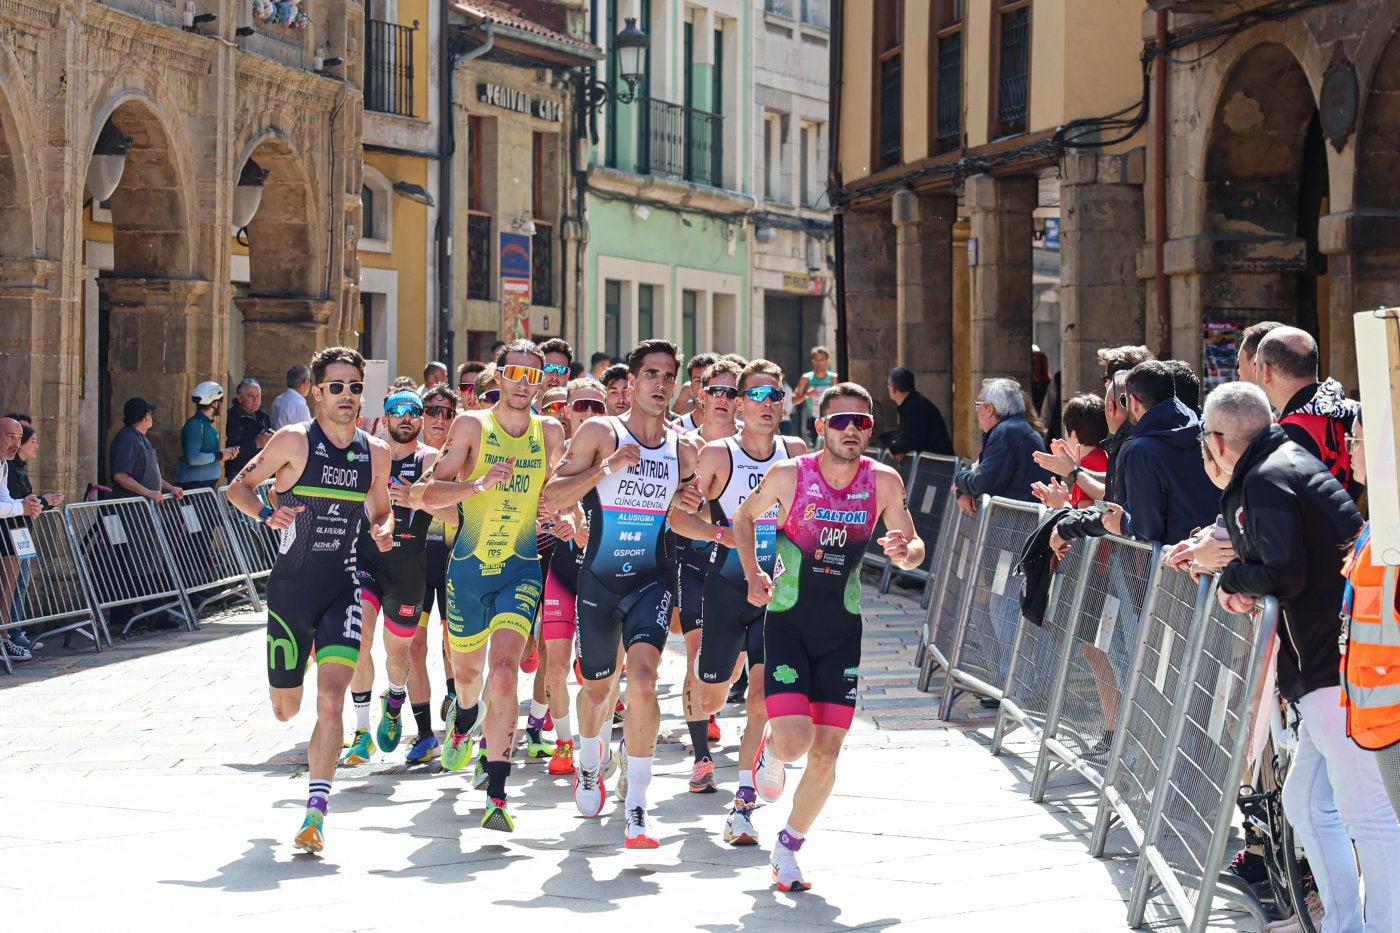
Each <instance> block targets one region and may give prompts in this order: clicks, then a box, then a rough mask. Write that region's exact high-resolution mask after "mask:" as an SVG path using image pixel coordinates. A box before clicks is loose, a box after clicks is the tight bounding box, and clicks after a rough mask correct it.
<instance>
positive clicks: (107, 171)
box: [87, 118, 131, 204]
mask: <svg viewBox="0 0 1400 933" xmlns="http://www.w3.org/2000/svg"><path fill="white" fill-rule="evenodd" d="M130 148H131V137H130V136H127V135H126V134H124V133H123V132H122V131H121V130H119V129H117V127H116V124H114V123H113V122H112V121H111V119H110V118H109V119H108V120H107V122H106V123H104V124H103V125H102V132H101V133H98V134H97V145H96V146H94V147H93V148H92V158H91V159H90V160H88V170H87V190H88V194H90V195H92V199H93V200H94V201H96V202H97V203H99V204H101V203H102V202H103V201H105V200H107V199H108V198H110V197H111V196H112V192H113V191H116V190H117V185H118V184H120V183H121V180H122V172H123V171H125V170H126V151H127V150H128V149H130Z"/></svg>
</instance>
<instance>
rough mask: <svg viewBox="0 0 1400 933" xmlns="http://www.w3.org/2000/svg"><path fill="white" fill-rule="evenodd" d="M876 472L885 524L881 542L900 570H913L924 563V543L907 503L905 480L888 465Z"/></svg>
mask: <svg viewBox="0 0 1400 933" xmlns="http://www.w3.org/2000/svg"><path fill="white" fill-rule="evenodd" d="M875 469H876V470H877V472H876V474H875V498H876V501H877V503H878V507H879V509H880V517H881V518H882V519H883V520H884V523H885V534H884V536H883V537H881V538H880V539H879V541H878V543H879V544H881V545H882V546H883V547H884V549H885V553H886V554H887V555H889V558H890V560H892V561H894V563H895V564H896V565H898V566H899V568H900V569H902V570H910V569H912V568H914V567H917V566H919V565H920V564H922V563H923V562H924V541H923V539H922V538H920V537H919V532H918V531H916V530H915V528H914V517H913V516H912V515H910V514H909V507H908V506H907V505H906V504H905V501H904V500H905V493H904V479H903V478H902V477H901V476H900V475H899V473H898V472H897V471H895V470H894V469H893V468H891V467H887V466H885V465H884V464H877V465H876V467H875Z"/></svg>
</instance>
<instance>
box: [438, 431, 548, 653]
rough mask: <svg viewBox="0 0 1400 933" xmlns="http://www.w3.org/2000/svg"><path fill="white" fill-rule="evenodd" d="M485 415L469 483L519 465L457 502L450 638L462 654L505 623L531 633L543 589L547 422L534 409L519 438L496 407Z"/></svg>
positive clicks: (449, 575)
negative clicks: (540, 538)
mask: <svg viewBox="0 0 1400 933" xmlns="http://www.w3.org/2000/svg"><path fill="white" fill-rule="evenodd" d="M483 414H484V417H483V419H482V423H481V443H480V446H479V455H478V456H477V458H476V465H475V466H474V467H473V468H472V472H471V475H470V476H469V477H467V481H468V482H471V481H472V480H476V479H479V478H481V477H483V476H485V475H486V473H487V471H489V470H490V469H491V467H492V465H493V464H496V463H499V462H502V461H505V460H511V459H513V460H514V461H515V470H514V473H513V474H512V475H511V478H510V479H509V480H507V481H506V482H505V483H497V484H496V485H494V486H491V487H489V488H487V489H484V490H482V491H481V492H479V493H477V494H476V495H474V496H471V497H470V498H468V499H466V500H464V501H463V502H461V503H460V504H459V505H458V507H457V509H458V514H459V516H460V520H459V521H458V523H457V524H458V531H457V541H456V544H455V546H454V547H453V549H452V557H451V559H450V560H449V561H448V564H447V641H448V644H450V645H451V646H452V649H453V650H454V651H466V652H469V651H476V650H477V649H479V648H481V647H482V646H484V645H485V644H486V641H487V639H488V638H489V637H490V635H491V633H492V632H493V631H496V630H497V629H500V628H506V629H510V630H511V631H515V632H519V633H520V637H521V638H529V637H530V630H531V628H533V627H534V624H535V610H536V609H537V608H538V607H539V604H540V591H541V588H542V582H541V579H540V554H539V546H538V544H537V542H536V538H535V516H536V514H538V512H539V504H540V491H541V489H542V488H543V486H544V480H545V475H546V472H547V470H546V464H545V446H544V421H543V420H542V419H541V418H540V417H539V416H538V415H534V414H531V415H530V424H529V427H527V428H526V429H525V433H524V434H522V435H520V436H519V437H515V436H514V435H512V434H510V433H509V432H507V431H506V430H505V428H503V427H501V425H500V422H498V421H497V420H496V415H495V412H494V411H490V410H488V411H486V412H484V413H483Z"/></svg>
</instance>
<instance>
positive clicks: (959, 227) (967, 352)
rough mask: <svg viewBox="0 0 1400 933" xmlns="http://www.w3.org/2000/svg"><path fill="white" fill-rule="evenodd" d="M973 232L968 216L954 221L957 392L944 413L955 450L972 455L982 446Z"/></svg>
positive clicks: (966, 455) (963, 454) (955, 384)
mask: <svg viewBox="0 0 1400 933" xmlns="http://www.w3.org/2000/svg"><path fill="white" fill-rule="evenodd" d="M971 235H972V224H971V223H970V222H969V221H968V220H967V219H966V218H963V219H961V220H959V221H958V222H957V223H955V224H954V225H953V337H952V341H953V366H952V369H953V394H952V403H951V407H952V410H951V411H946V412H944V413H943V414H944V416H945V418H946V419H947V421H948V430H949V431H951V432H953V452H954V453H956V454H957V455H958V456H959V457H967V458H969V459H970V458H972V457H976V456H977V454H978V453H979V452H980V451H981V449H982V432H981V431H980V430H979V429H978V427H977V418H976V417H975V416H974V412H973V410H972V400H973V399H975V398H976V397H977V390H976V389H975V388H974V387H973V385H972V334H971V331H972V327H971V323H970V320H971V317H972V269H971V267H970V266H968V264H967V241H968V240H969V239H970V238H971Z"/></svg>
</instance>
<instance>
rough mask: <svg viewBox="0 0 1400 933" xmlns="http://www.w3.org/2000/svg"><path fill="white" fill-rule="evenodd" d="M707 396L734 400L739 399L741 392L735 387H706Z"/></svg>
mask: <svg viewBox="0 0 1400 933" xmlns="http://www.w3.org/2000/svg"><path fill="white" fill-rule="evenodd" d="M705 394H706V395H708V396H710V397H711V398H729V399H734V398H738V397H739V390H738V388H736V387H735V386H705Z"/></svg>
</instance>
